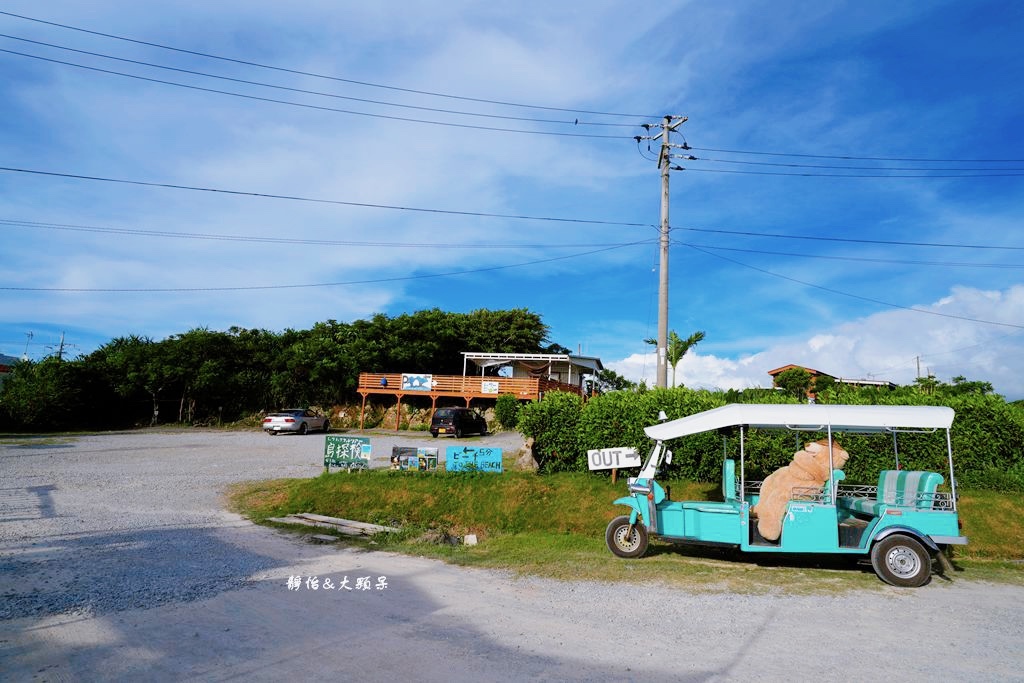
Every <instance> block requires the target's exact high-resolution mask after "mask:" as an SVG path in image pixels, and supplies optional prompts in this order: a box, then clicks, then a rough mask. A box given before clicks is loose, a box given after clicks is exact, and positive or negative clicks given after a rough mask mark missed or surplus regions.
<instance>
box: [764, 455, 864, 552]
mask: <svg viewBox="0 0 1024 683" xmlns="http://www.w3.org/2000/svg"><path fill="white" fill-rule="evenodd" d="M828 452H829V447H828V439H819V440H817V441H811V442H810V443H808V444H806V445H805V446H804V449H803V450H802V451H797V452H796V453H794V454H793V462H791V463H789V464H788V465H786V466H785V467H780V468H779V469H777V470H775V471H774V472H772V473H771V474H769V475H768V477H767V478H766V479H765V480H764V482H763V483H762V484H761V495H760V497H759V498H758V501H757V505H755V506H754V507H753V508H751V510H750V513H751V516H752V517H753V516H756V517H757V531H758V533H759V534H761V537H762V538H764V539H765V540H768V541H775V540H778V538H779V536H781V535H782V516H783V515H784V514H785V513H786V503H787V502H789V500H790V499H791V498H792V497H793V489H795V488H796V489H802V488H816V489H820V488H821V487H823V486H824V485H825V482H826V481H828V479H829V477H831V476H832V469H837V470H838V469H842V467H843V465H845V464H846V461H847V460H848V459H849V458H850V454H849V453H847V452H846V451H845V450H844V449H843V447H842V446H840V445H839V442H838V441H836V440H834V439H833V440H832V467H831V468H830V467H829V459H828Z"/></svg>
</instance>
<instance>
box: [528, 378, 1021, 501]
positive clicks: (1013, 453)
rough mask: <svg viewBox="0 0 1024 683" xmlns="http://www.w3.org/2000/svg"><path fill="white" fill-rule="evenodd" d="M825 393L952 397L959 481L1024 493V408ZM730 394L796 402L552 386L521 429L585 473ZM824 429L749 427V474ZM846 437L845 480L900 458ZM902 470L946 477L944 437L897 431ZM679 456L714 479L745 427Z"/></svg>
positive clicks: (679, 462)
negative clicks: (597, 457)
mask: <svg viewBox="0 0 1024 683" xmlns="http://www.w3.org/2000/svg"><path fill="white" fill-rule="evenodd" d="M819 400H821V401H827V402H829V403H848V404H880V405H948V406H949V407H951V408H953V409H954V410H955V411H956V418H955V419H954V421H953V429H952V431H951V439H952V441H953V454H954V465H955V468H956V475H957V481H958V483H959V484H961V485H966V486H971V487H980V488H999V489H1014V490H1022V491H1024V458H1022V456H1021V448H1022V445H1024V412H1022V411H1021V410H1020V409H1019V408H1017V407H1016V406H1012V405H1009V404H1007V403H1006V402H1005V401H1004V400H1003V399H1002V398H1001V397H999V396H995V395H977V394H967V395H961V396H934V395H926V394H917V393H913V392H887V393H875V392H870V391H869V392H857V391H851V390H849V389H847V388H842V389H841V390H839V391H836V392H832V391H829V392H824V393H823V394H822V395H820V396H819ZM729 402H746V403H795V402H796V399H794V398H789V397H787V396H785V395H783V394H781V393H780V392H757V393H756V394H754V395H747V394H746V392H739V393H737V392H732V393H730V394H726V393H723V392H709V391H703V390H690V389H685V388H678V389H657V390H651V391H645V392H630V391H617V392H612V393H609V394H604V395H602V396H598V397H595V398H593V399H591V400H590V401H588V402H587V403H586V404H584V403H583V402H582V401H581V400H580V399H579V397H577V396H575V395H571V394H562V393H551V394H548V395H547V396H546V397H545V398H544V400H543V401H540V402H537V403H531V404H527V405H526V406H524V407H523V409H522V410H521V411H520V418H519V430H520V431H521V432H522V433H523V434H524V436H527V437H533V438H534V440H535V447H536V451H537V455H538V460H539V462H540V466H541V471H542V472H558V471H586V470H587V457H586V452H587V450H588V449H592V448H607V447H612V446H631V447H633V448H636V449H637V451H638V452H640V453H642V454H644V455H646V454H647V453H648V452H649V451H650V448H651V446H652V442H651V441H650V439H648V438H647V436H646V435H645V434H644V432H643V429H644V427H646V426H648V425H652V424H656V423H657V421H658V411H659V410H664V411H665V413H666V415H668V418H669V419H670V420H672V419H677V418H680V417H685V416H687V415H693V414H695V413H698V412H701V411H704V410H710V409H712V408H716V407H719V406H722V405H725V404H726V403H729ZM822 436H825V435H824V434H813V433H806V432H800V433H789V432H784V431H780V430H757V429H752V430H749V431H748V433H747V438H746V441H745V458H746V465H747V469H746V472H747V477H748V478H749V479H760V478H763V477H764V476H766V475H768V474H770V473H771V472H773V471H774V470H775V469H777V468H779V467H781V466H783V465H785V464H787V463H789V462H790V460H791V459H792V455H793V452H794V451H795V450H797V449H799V448H800V447H801V446H802V444H803V443H805V442H806V441H812V440H814V439H817V438H821V437H822ZM837 438H838V440H839V442H840V443H841V444H842V445H843V447H844V448H845V449H846V450H847V451H849V453H850V460H849V462H848V463H847V464H846V466H845V467H844V471H845V473H846V476H847V481H848V482H853V483H864V484H871V483H875V482H876V481H877V477H878V472H879V470H882V469H891V468H893V467H894V466H895V458H894V451H893V437H892V435H890V434H875V435H863V434H842V435H839V436H838V437H837ZM896 441H897V445H898V449H899V456H900V465H901V467H902V468H903V469H925V470H934V471H937V472H940V473H944V476H946V478H947V479H948V475H946V474H945V473H946V472H948V465H947V461H946V435H945V432H944V431H940V432H936V433H933V434H907V433H904V434H899V435H898V436H897V438H896ZM668 445H669V447H670V448H671V449H672V451H673V454H674V457H673V460H672V464H671V465H668V466H667V467H665V468H664V469H663V470H662V472H663V475H664V476H666V477H667V478H683V479H691V480H696V481H709V482H711V481H715V480H717V478H718V477H719V476H720V472H721V466H722V458H723V453H728V454H729V457H734V458H737V459H738V458H739V435H738V432H736V433H733V434H729V435H724V436H723V435H720V434H717V433H707V434H699V435H694V436H692V437H687V438H685V439H678V440H675V441H672V442H669V444H668Z"/></svg>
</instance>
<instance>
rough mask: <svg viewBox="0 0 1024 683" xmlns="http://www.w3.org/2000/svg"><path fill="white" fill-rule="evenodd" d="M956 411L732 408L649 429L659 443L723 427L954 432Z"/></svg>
mask: <svg viewBox="0 0 1024 683" xmlns="http://www.w3.org/2000/svg"><path fill="white" fill-rule="evenodd" d="M952 424H953V409H952V408H947V407H945V406H862V405H857V406H847V405H824V404H784V405H775V404H772V405H763V404H752V403H731V404H729V405H726V406H722V407H721V408H715V409H713V410H706V411H704V412H703V413H697V414H696V415H690V416H688V417H683V418H680V419H678V420H672V421H671V422H663V423H661V424H656V425H651V426H650V427H645V428H644V432H645V433H646V434H647V436H649V437H650V438H652V439H655V440H657V441H667V440H669V439H677V438H679V437H681V436H688V435H690V434H699V433H701V432H710V431H713V430H716V429H721V428H723V427H735V426H739V425H745V426H748V427H783V428H790V429H799V430H804V431H822V432H823V431H826V430H828V429H829V428H830V427H831V429H832V431H836V432H883V431H887V430H891V429H949V427H950V425H952Z"/></svg>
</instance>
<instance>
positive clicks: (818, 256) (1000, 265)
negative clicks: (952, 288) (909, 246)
mask: <svg viewBox="0 0 1024 683" xmlns="http://www.w3.org/2000/svg"><path fill="white" fill-rule="evenodd" d="M674 244H677V245H679V246H684V247H700V248H702V249H711V250H714V251H738V252H743V253H745V254H762V255H765V256H788V257H795V258H815V259H827V260H831V261H855V262H860V263H892V264H898V265H908V266H942V267H944V268H947V267H963V268H1005V269H1009V270H1014V269H1020V268H1024V263H1010V264H1006V263H970V262H965V261H916V260H910V259H888V258H869V257H862V256H832V255H826V254H806V253H801V252H786V251H765V250H762V249H741V248H739V247H718V246H713V245H710V244H690V243H688V242H674Z"/></svg>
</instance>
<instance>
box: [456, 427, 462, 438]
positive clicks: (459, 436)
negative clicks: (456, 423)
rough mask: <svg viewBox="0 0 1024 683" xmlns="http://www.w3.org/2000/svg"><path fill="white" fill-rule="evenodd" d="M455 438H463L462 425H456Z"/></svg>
mask: <svg viewBox="0 0 1024 683" xmlns="http://www.w3.org/2000/svg"><path fill="white" fill-rule="evenodd" d="M455 438H456V439H461V438H462V427H456V428H455Z"/></svg>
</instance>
